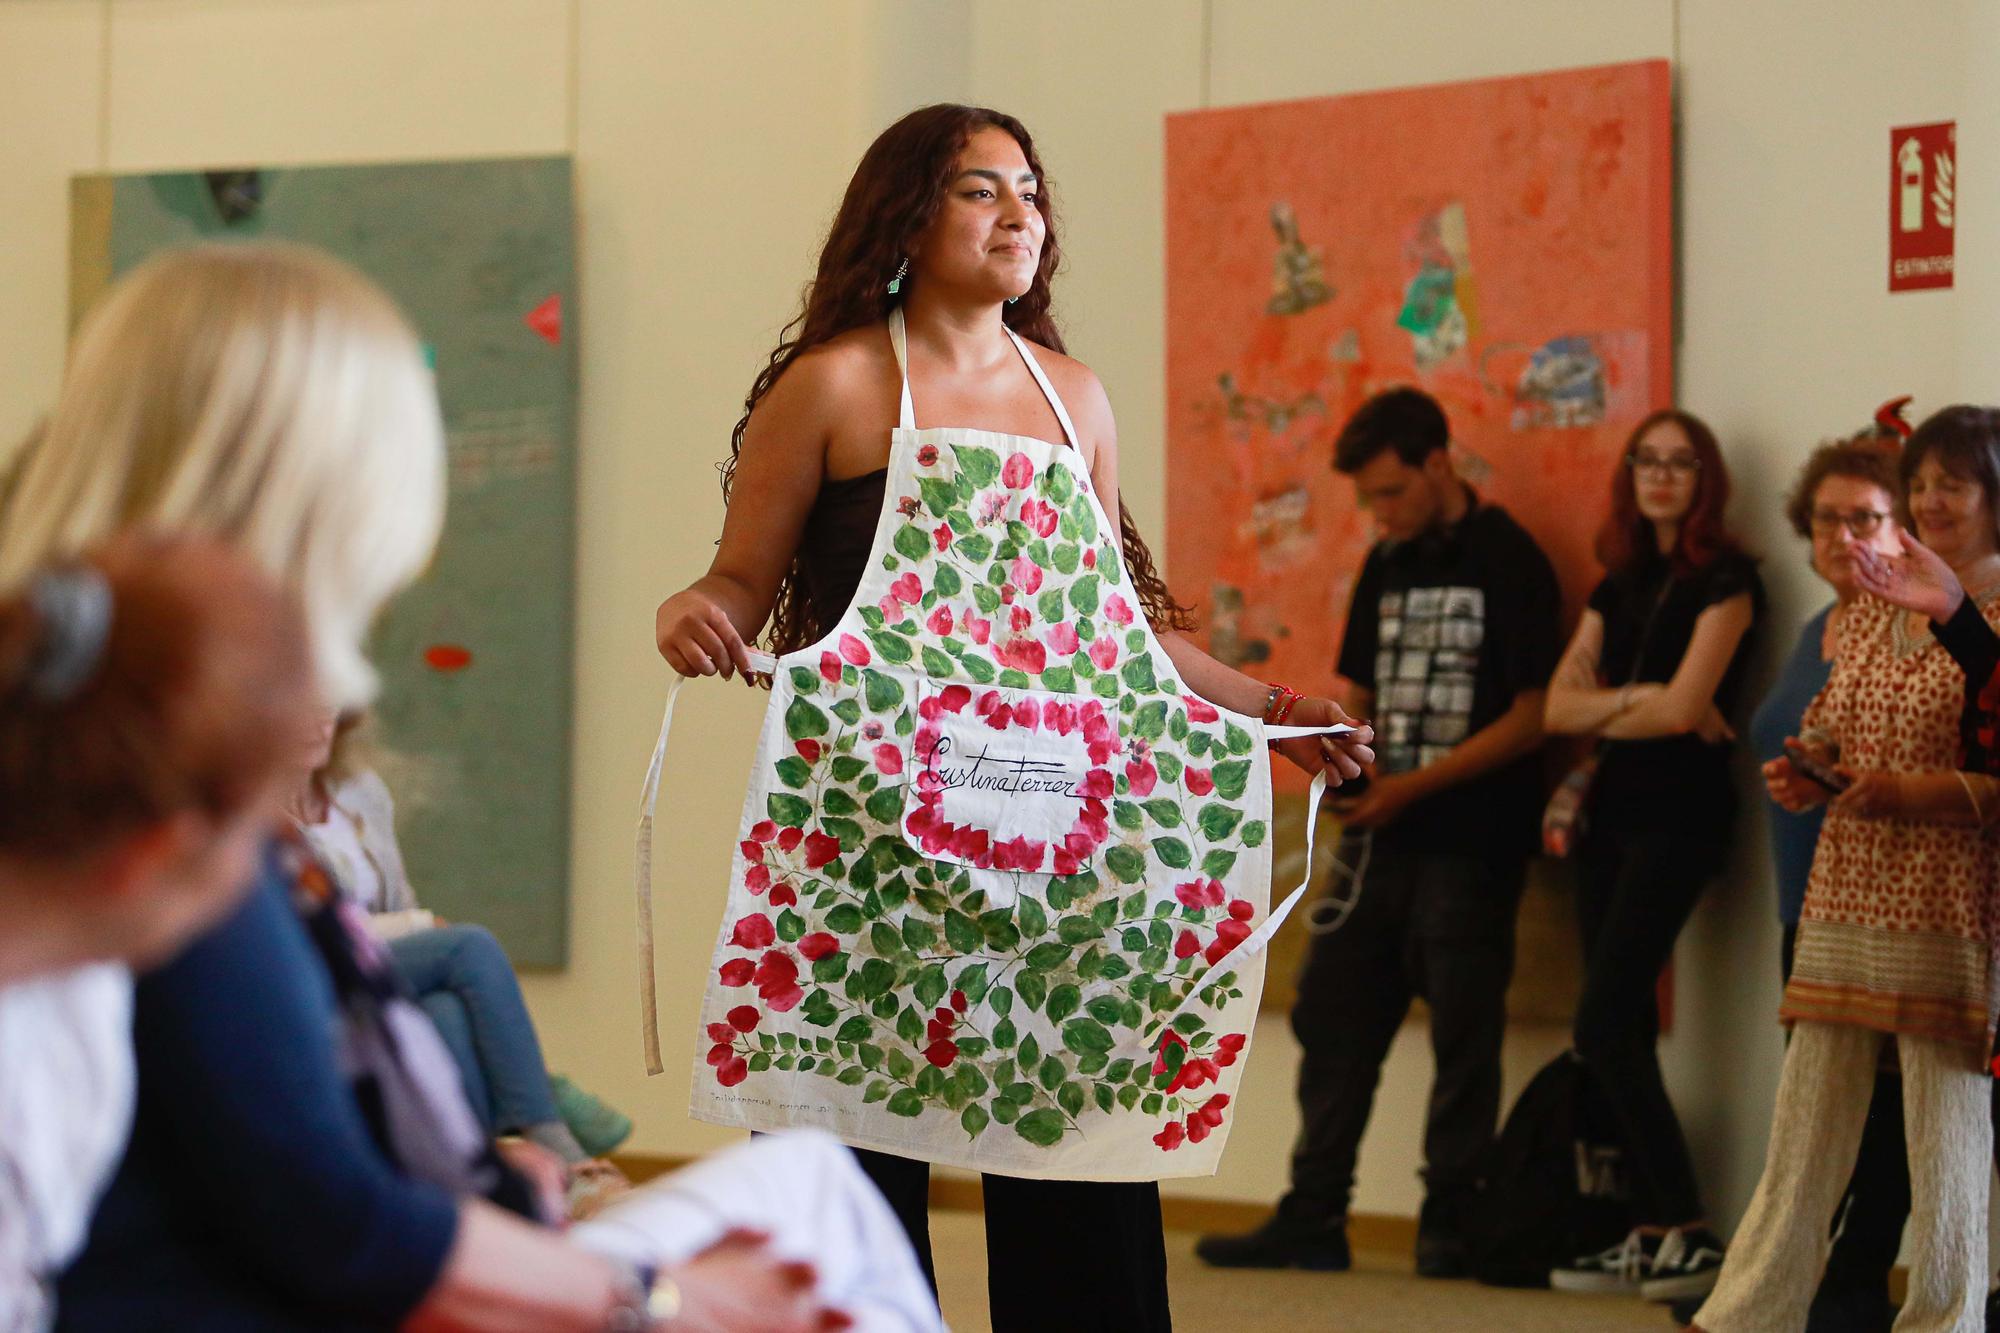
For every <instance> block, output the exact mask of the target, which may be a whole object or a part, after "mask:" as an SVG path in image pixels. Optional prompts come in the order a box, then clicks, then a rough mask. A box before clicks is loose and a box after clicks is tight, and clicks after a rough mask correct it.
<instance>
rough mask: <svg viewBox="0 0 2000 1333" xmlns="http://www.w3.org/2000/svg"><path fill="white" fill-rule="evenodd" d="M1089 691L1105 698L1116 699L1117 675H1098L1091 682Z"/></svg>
mask: <svg viewBox="0 0 2000 1333" xmlns="http://www.w3.org/2000/svg"><path fill="white" fill-rule="evenodd" d="M1090 692H1091V693H1092V694H1095V695H1098V696H1100V697H1102V698H1105V699H1116V698H1117V697H1118V677H1116V676H1099V677H1098V678H1097V679H1096V681H1094V682H1093V683H1092V684H1091V687H1090Z"/></svg>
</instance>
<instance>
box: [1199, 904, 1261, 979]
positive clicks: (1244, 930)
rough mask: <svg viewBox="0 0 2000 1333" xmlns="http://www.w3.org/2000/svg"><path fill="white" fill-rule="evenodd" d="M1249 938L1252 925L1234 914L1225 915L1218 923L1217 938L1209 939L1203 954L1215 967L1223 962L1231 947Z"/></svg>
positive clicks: (1216, 928)
mask: <svg viewBox="0 0 2000 1333" xmlns="http://www.w3.org/2000/svg"><path fill="white" fill-rule="evenodd" d="M1249 938H1250V927H1248V926H1246V925H1244V924H1243V923H1242V922H1241V921H1238V920H1237V919H1236V918H1235V917H1233V916H1232V917H1225V918H1223V919H1222V920H1221V921H1218V922H1217V923H1216V926H1215V938H1214V939H1213V940H1211V941H1209V945H1208V948H1207V949H1206V950H1204V951H1203V953H1202V956H1203V957H1204V958H1206V959H1208V962H1209V966H1211V967H1213V966H1214V965H1215V964H1217V963H1219V962H1221V961H1222V960H1223V957H1224V956H1225V955H1227V954H1228V953H1229V951H1230V950H1231V949H1234V948H1235V947H1236V946H1237V945H1239V944H1241V943H1243V941H1245V940H1247V939H1249Z"/></svg>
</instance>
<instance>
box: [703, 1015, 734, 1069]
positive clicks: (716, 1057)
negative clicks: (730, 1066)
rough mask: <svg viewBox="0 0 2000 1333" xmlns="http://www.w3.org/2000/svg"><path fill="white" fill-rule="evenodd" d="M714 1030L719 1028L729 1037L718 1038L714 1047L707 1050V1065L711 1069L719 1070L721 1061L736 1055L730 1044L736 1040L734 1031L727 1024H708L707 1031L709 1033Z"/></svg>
mask: <svg viewBox="0 0 2000 1333" xmlns="http://www.w3.org/2000/svg"><path fill="white" fill-rule="evenodd" d="M716 1028H721V1029H722V1030H723V1031H724V1032H726V1033H728V1034H729V1035H728V1036H725V1037H721V1038H718V1039H717V1041H716V1043H715V1045H713V1046H711V1047H709V1048H708V1063H709V1066H710V1067H711V1068H720V1067H721V1066H722V1063H723V1061H725V1060H727V1059H728V1058H729V1057H730V1056H732V1055H734V1054H736V1051H735V1049H734V1047H733V1045H732V1043H734V1042H735V1040H736V1029H735V1028H733V1027H731V1026H729V1024H727V1023H711V1024H709V1029H710V1031H711V1033H712V1032H713V1031H714V1029H716Z"/></svg>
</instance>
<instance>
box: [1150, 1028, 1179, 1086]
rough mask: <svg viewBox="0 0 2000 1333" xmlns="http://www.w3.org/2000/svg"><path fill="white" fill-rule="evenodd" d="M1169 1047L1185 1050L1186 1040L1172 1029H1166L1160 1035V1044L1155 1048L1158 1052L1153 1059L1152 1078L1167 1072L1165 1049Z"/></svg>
mask: <svg viewBox="0 0 2000 1333" xmlns="http://www.w3.org/2000/svg"><path fill="white" fill-rule="evenodd" d="M1169 1046H1179V1047H1181V1048H1182V1049H1186V1047H1187V1038H1185V1037H1183V1036H1182V1035H1181V1034H1180V1033H1178V1032H1176V1031H1174V1030H1173V1029H1172V1028H1168V1029H1167V1030H1166V1031H1165V1032H1162V1033H1161V1034H1160V1044H1159V1046H1157V1047H1156V1048H1155V1049H1156V1050H1158V1051H1159V1054H1158V1055H1157V1056H1155V1057H1154V1059H1153V1077H1155V1078H1158V1077H1159V1076H1160V1075H1161V1074H1164V1073H1166V1072H1167V1047H1169Z"/></svg>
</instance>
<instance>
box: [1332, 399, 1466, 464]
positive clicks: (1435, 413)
mask: <svg viewBox="0 0 2000 1333" xmlns="http://www.w3.org/2000/svg"><path fill="white" fill-rule="evenodd" d="M1450 444H1451V427H1450V425H1449V424H1448V423H1447V422H1446V421H1445V419H1444V409H1443V408H1442V407H1439V406H1438V401H1437V399H1435V398H1433V397H1431V396H1430V395H1429V394H1427V393H1425V392H1424V391H1423V390H1422V389H1412V388H1409V387H1407V386H1405V387H1403V388H1399V389H1386V390H1384V391H1383V392H1381V393H1378V394H1376V395H1375V396H1374V397H1373V398H1370V399H1369V400H1368V401H1367V402H1365V403H1363V404H1362V405H1361V406H1360V407H1358V408H1356V409H1355V412H1354V415H1353V416H1351V417H1349V418H1348V419H1347V424H1346V425H1345V426H1342V427H1341V428H1340V435H1339V437H1338V438H1336V439H1335V440H1334V442H1333V470H1334V471H1335V472H1344V473H1346V474H1347V475H1349V476H1353V475H1354V474H1355V473H1356V472H1359V471H1360V470H1361V469H1362V468H1364V467H1367V466H1368V464H1369V463H1371V462H1373V461H1374V460H1375V459H1376V458H1377V457H1379V456H1380V455H1382V454H1383V453H1385V452H1387V451H1388V450H1390V449H1394V450H1395V451H1396V457H1398V458H1400V459H1402V460H1403V461H1404V462H1405V463H1408V464H1409V465H1410V466H1411V467H1421V466H1422V465H1423V461H1424V460H1425V459H1426V458H1429V457H1430V456H1431V455H1432V454H1434V453H1436V452H1437V451H1438V450H1440V449H1443V448H1446V447H1448V446H1449V445H1450Z"/></svg>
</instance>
